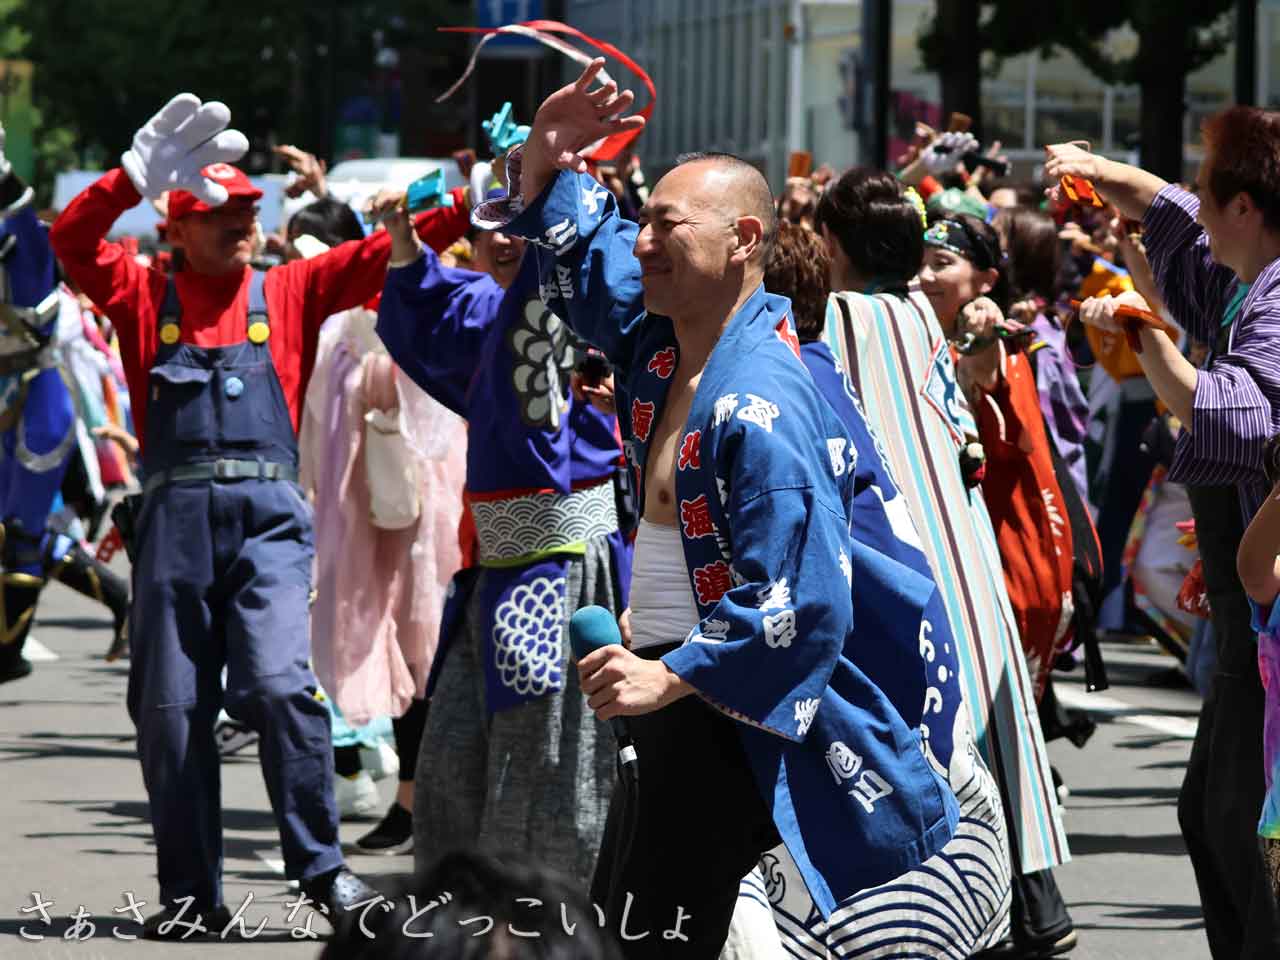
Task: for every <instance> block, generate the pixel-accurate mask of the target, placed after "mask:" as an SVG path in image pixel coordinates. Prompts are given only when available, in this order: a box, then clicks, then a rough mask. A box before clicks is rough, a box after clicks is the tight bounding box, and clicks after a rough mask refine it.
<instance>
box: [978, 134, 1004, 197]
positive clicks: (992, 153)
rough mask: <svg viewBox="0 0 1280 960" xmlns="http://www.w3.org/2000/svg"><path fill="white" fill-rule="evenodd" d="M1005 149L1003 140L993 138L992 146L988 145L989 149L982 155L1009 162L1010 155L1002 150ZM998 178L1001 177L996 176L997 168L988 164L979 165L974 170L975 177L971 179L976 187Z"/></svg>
mask: <svg viewBox="0 0 1280 960" xmlns="http://www.w3.org/2000/svg"><path fill="white" fill-rule="evenodd" d="M1003 149H1004V144H1003V143H1002V142H1001V141H999V140H993V141H992V142H991V146H989V147H987V149H986V150H985V151H984V152H983V154H982V155H983V156H984V157H986V158H987V159H988V160H997V161H1000V162H1003V163H1006V164H1007V163H1008V162H1009V158H1008V156H1007V155H1005V154H1003V153H1001V152H1000V151H1001V150H1003ZM997 179H999V178H998V177H997V176H996V171H995V168H993V167H988V166H981V167H978V169H976V170H974V171H973V179H972V181H971V184H972V185H973V186H976V187H981V186H985V185H986V184H987V183H989V182H993V181H995V180H997Z"/></svg>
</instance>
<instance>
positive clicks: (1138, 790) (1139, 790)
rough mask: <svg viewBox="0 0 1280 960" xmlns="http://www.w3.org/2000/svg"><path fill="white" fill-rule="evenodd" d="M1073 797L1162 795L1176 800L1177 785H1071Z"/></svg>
mask: <svg viewBox="0 0 1280 960" xmlns="http://www.w3.org/2000/svg"><path fill="white" fill-rule="evenodd" d="M1071 796H1073V797H1098V798H1101V799H1104V800H1123V799H1125V798H1126V797H1153V798H1161V797H1163V798H1164V799H1165V800H1166V801H1174V802H1176V801H1177V799H1178V788H1177V787H1078V788H1077V787H1072V788H1071Z"/></svg>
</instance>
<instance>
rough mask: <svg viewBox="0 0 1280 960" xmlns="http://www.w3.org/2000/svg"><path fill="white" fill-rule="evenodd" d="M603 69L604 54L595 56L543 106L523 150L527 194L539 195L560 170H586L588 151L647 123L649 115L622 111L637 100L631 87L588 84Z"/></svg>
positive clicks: (524, 192) (522, 189) (523, 185)
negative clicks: (626, 114)
mask: <svg viewBox="0 0 1280 960" xmlns="http://www.w3.org/2000/svg"><path fill="white" fill-rule="evenodd" d="M603 68H604V58H603V57H597V58H596V59H595V60H592V61H591V63H590V64H589V65H588V66H587V68H586V69H585V70H583V71H582V75H581V76H580V77H578V79H577V80H575V81H574V82H573V83H571V84H568V85H567V86H564V87H561V88H560V89H559V90H557V91H556V92H555V93H553V94H552V95H551V96H549V97H547V99H546V100H544V101H543V103H542V106H541V107H539V108H538V112H537V114H536V115H535V116H534V118H533V127H532V129H531V130H530V132H529V139H528V140H526V141H525V144H524V150H523V152H522V155H521V156H522V166H521V172H520V192H521V195H523V196H525V197H527V198H529V199H532V198H533V197H535V196H537V195H538V194H539V193H541V192H542V189H543V188H544V187H545V186H546V185H547V183H549V182H550V180H551V179H552V177H554V176H555V172H556V171H557V170H573V171H576V172H577V173H585V172H586V170H587V161H586V158H585V157H584V156H583V154H584V153H585V152H586V151H587V148H588V147H590V146H591V145H592V144H593V143H595V142H596V141H597V140H600V139H603V138H604V137H609V136H612V135H613V134H615V133H626V132H627V131H629V130H639V129H640V128H642V127H643V126H644V117H641V116H629V117H624V116H622V113H623V112H625V111H626V110H627V109H629V108H630V106H631V104H632V103H633V102H634V101H635V94H633V93H632V92H631V91H630V90H624V91H622V92H621V93H619V92H618V85H617V84H616V83H614V82H613V81H610V82H609V83H606V84H605V85H604V86H602V87H600V88H599V89H597V90H588V89H587V88H588V87H589V86H590V85H591V81H592V80H594V79H595V78H596V75H597V74H598V73H599V72H600V71H601V70H602V69H603ZM510 186H511V187H512V188H514V187H515V184H510Z"/></svg>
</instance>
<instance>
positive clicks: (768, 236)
mask: <svg viewBox="0 0 1280 960" xmlns="http://www.w3.org/2000/svg"><path fill="white" fill-rule="evenodd" d="M690 164H697V165H699V166H707V167H709V168H711V169H713V170H714V171H715V173H716V176H715V177H714V178H713V179H712V181H711V184H708V185H709V186H711V185H712V184H714V187H713V191H714V192H713V194H712V195H710V196H708V197H706V200H707V201H708V202H709V203H711V204H712V205H714V206H715V207H717V208H718V209H720V210H723V211H724V213H725V215H726V216H727V217H729V218H730V219H734V220H736V219H737V218H738V217H755V218H756V219H758V220H759V221H760V223H761V224H762V225H763V227H764V234H763V236H762V237H761V242H760V250H759V252H758V253H757V254H756V256H755V257H753V260H754V261H756V263H757V264H758V266H759V267H760V268H761V269H762V270H763V269H764V266H765V264H767V263H768V262H769V257H770V255H771V254H772V252H773V243H774V240H775V239H776V238H777V236H778V217H777V212H776V207H775V205H774V200H773V192H772V191H771V190H770V189H769V183H768V181H767V180H765V178H764V174H762V173H761V172H760V171H759V170H757V169H756V168H755V167H754V166H752V165H751V164H750V163H747V161H745V160H743V159H742V158H741V157H735V156H734V155H733V154H731V153H684V154H681V155H680V156H678V157H677V158H676V166H677V167H683V166H688V165H690Z"/></svg>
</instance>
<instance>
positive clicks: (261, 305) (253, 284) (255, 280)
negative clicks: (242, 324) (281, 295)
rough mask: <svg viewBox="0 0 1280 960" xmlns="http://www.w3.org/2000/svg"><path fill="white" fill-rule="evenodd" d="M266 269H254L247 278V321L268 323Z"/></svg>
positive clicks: (249, 322)
mask: <svg viewBox="0 0 1280 960" xmlns="http://www.w3.org/2000/svg"><path fill="white" fill-rule="evenodd" d="M266 286H267V271H265V270H254V271H253V276H252V277H250V278H249V317H248V320H247V323H248V324H249V325H250V326H251V325H253V324H254V323H265V324H268V325H270V323H271V321H270V319H269V318H268V317H267V291H266Z"/></svg>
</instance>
